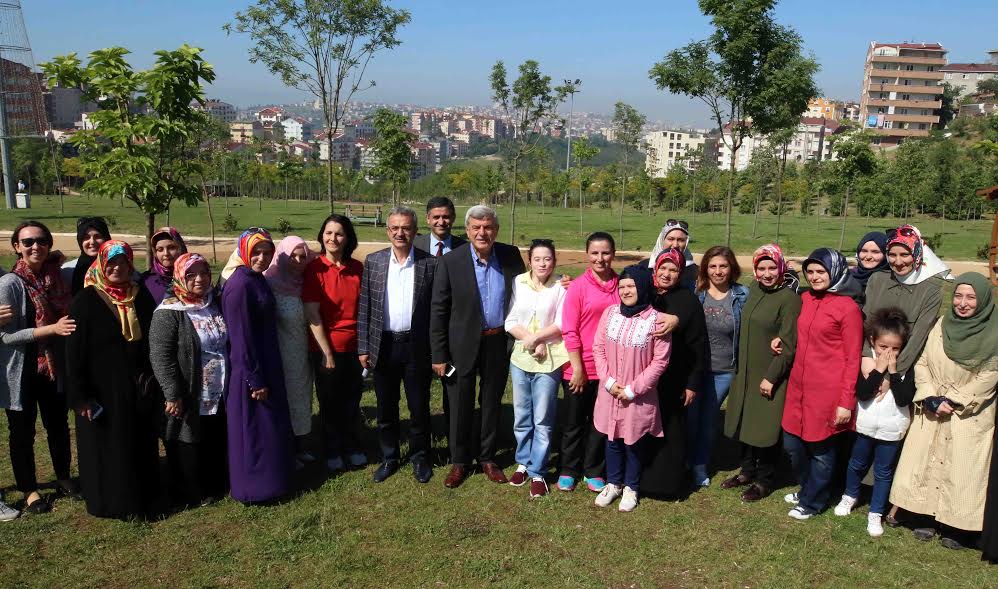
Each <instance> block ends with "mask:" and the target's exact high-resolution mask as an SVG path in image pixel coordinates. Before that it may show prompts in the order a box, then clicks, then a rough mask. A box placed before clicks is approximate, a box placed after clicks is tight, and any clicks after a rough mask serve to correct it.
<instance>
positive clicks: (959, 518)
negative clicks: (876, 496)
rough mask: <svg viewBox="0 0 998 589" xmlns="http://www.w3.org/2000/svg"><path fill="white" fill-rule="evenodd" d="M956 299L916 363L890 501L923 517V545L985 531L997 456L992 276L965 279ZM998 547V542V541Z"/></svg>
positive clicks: (997, 361)
mask: <svg viewBox="0 0 998 589" xmlns="http://www.w3.org/2000/svg"><path fill="white" fill-rule="evenodd" d="M955 282H956V288H955V289H954V291H953V302H952V305H951V307H950V309H949V310H948V311H947V312H946V313H945V314H944V315H943V318H942V321H939V322H938V323H936V325H935V327H933V328H932V332H931V333H929V338H928V340H927V341H926V343H925V349H924V350H923V351H922V355H921V356H920V357H919V358H918V362H916V364H915V416H914V418H913V419H912V422H911V427H910V428H909V429H908V436H907V439H906V440H905V444H904V448H903V449H902V450H901V459H900V461H899V462H898V467H897V472H896V473H895V475H894V484H893V486H892V487H891V503H894V504H895V505H897V506H898V507H900V508H901V509H905V510H907V511H910V512H913V513H916V514H921V516H923V517H922V518H920V519H924V520H926V523H924V524H921V525H919V527H916V528H915V530H914V534H915V537H916V538H918V539H919V540H923V541H929V540H931V539H932V538H934V537H935V536H936V535H937V534H938V535H939V536H940V537H941V543H942V545H943V546H945V547H946V548H953V549H959V548H962V547H964V546H967V545H969V544H970V542H971V541H972V538H971V534H968V532H978V531H981V529H982V527H983V524H984V506H985V503H986V497H987V495H988V494H991V495H992V496H993V495H994V494H995V489H993V488H992V489H990V490H989V489H988V465H989V464H990V461H991V457H992V456H993V452H994V430H995V413H996V411H995V386H996V385H998V308H996V307H995V304H994V302H993V298H992V297H993V295H992V288H991V284H990V283H989V282H988V279H987V278H985V277H984V276H983V275H981V274H978V273H976V272H968V273H966V274H961V275H960V276H959V277H957V279H956V280H955ZM991 542H992V543H993V539H992V540H991Z"/></svg>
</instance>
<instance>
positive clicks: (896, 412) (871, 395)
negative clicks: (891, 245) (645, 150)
mask: <svg viewBox="0 0 998 589" xmlns="http://www.w3.org/2000/svg"><path fill="white" fill-rule="evenodd" d="M910 333H911V329H910V328H909V326H908V318H907V317H906V316H905V314H904V311H902V310H901V309H898V308H897V307H886V308H884V309H880V310H878V311H877V312H876V313H874V314H873V315H871V316H870V317H869V318H868V319H867V321H866V337H867V340H868V341H869V344H870V349H871V350H872V352H873V357H864V358H863V359H862V361H861V364H860V371H861V374H860V378H859V382H858V383H857V384H856V399H857V401H859V403H858V407H857V410H856V411H857V413H856V442H855V444H854V445H853V447H852V456H851V457H850V458H849V471H848V474H847V475H846V488H845V494H843V495H842V499H841V500H840V501H839V504H838V505H837V506H835V515H838V516H846V515H849V513H850V512H851V511H852V508H853V507H854V506H855V505H856V500H857V499H858V498H859V486H860V483H861V482H862V480H863V477H864V476H866V471H867V470H869V468H870V459H871V457H872V459H873V480H874V483H873V496H872V497H871V498H870V514H869V516H867V524H866V531H867V532H869V534H870V535H871V536H873V537H874V538H876V537H879V536H882V535H883V533H884V528H883V526H882V525H881V521H880V520H881V517H882V516H883V514H884V508H885V507H887V496H888V495H889V494H890V492H891V482H892V481H893V480H894V465H895V462H894V459H895V458H897V453H898V450H900V448H901V440H902V439H904V436H905V434H906V433H907V432H908V425H909V424H910V423H911V409H910V408H909V406H910V405H911V400H912V398H914V396H915V369H914V367H912V368H909V369H908V372H907V373H904V374H900V373H898V368H897V361H898V354H899V353H900V352H901V350H902V349H903V348H904V345H905V343H907V341H908V336H909V335H910Z"/></svg>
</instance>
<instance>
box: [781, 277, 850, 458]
mask: <svg viewBox="0 0 998 589" xmlns="http://www.w3.org/2000/svg"><path fill="white" fill-rule="evenodd" d="M801 300H802V306H801V310H800V317H799V318H798V319H797V353H796V356H795V357H794V366H793V368H792V369H791V370H790V380H789V382H788V384H787V399H786V403H785V405H784V407H783V423H782V425H783V429H784V431H786V432H787V433H790V434H793V435H795V436H797V437H799V438H801V439H803V440H804V441H805V442H820V441H821V440H824V439H827V438H829V437H831V436H833V435H835V434H837V433H839V432H842V431H847V430H850V429H852V428H853V427H854V426H853V424H854V423H855V421H856V379H857V378H858V375H859V363H860V357H861V355H862V351H863V314H862V312H860V310H859V306H858V305H857V304H856V303H855V301H853V300H852V298H850V297H848V296H843V295H837V294H835V293H825V294H822V295H815V294H813V293H811V292H805V293H804V294H803V295H801ZM837 407H842V408H844V409H848V410H850V411H852V412H853V415H852V420H851V421H850V423H847V424H844V425H839V426H836V425H834V423H835V410H836V408H837Z"/></svg>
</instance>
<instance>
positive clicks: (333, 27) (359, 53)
mask: <svg viewBox="0 0 998 589" xmlns="http://www.w3.org/2000/svg"><path fill="white" fill-rule="evenodd" d="M410 18H411V17H410V14H409V11H407V10H396V9H394V8H392V7H390V6H389V5H388V3H387V2H384V1H383V0H256V3H255V4H254V5H252V6H250V7H249V8H247V9H246V10H245V11H242V12H237V13H236V16H235V20H234V21H233V22H231V23H228V24H226V25H225V26H224V27H223V29H224V30H225V32H226V33H232V32H233V31H235V32H237V33H244V34H248V35H249V36H250V39H251V40H252V41H253V46H252V47H250V50H249V59H250V62H251V63H263V64H264V65H265V66H266V67H267V69H269V70H270V72H271V73H272V74H274V75H275V76H278V77H280V78H281V81H282V82H283V83H284V85H286V86H288V87H290V88H296V89H298V90H303V91H306V92H309V93H311V94H312V95H313V96H315V97H316V98H317V99H318V100H319V102H320V103H321V105H322V116H323V121H324V122H325V129H324V135H325V140H326V146H327V148H328V150H329V153H330V154H332V153H333V137H334V136H335V135H336V133H337V132H338V131H339V129H340V123H341V121H342V120H343V117H344V116H345V115H346V112H347V108H348V106H349V105H350V101H351V100H352V99H353V96H354V94H356V93H357V92H359V91H362V90H365V89H368V88H371V87H373V86H374V85H375V82H374V81H373V80H371V81H368V82H365V81H364V75H365V74H366V72H367V66H368V64H370V62H371V59H373V57H374V55H375V54H376V53H378V52H379V51H382V50H385V49H394V48H395V47H397V46H398V45H399V44H400V43H401V41H400V40H399V38H398V36H397V35H398V31H399V29H400V28H402V27H403V26H405V25H406V24H408V23H409V20H410ZM333 176H334V172H333V159H332V157H330V158H329V161H328V162H327V163H326V197H327V198H328V200H329V211H330V212H332V211H333V193H334V183H333Z"/></svg>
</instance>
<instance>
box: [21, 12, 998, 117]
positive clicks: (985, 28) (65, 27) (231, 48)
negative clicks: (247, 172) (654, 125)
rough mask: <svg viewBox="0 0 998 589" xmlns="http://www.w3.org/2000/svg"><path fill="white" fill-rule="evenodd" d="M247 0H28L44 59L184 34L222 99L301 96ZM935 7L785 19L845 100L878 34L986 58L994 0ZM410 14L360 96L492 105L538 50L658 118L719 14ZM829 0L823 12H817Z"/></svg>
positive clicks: (594, 88) (691, 113) (592, 86)
mask: <svg viewBox="0 0 998 589" xmlns="http://www.w3.org/2000/svg"><path fill="white" fill-rule="evenodd" d="M249 2H250V0H88V1H87V2H83V3H81V2H79V1H69V0H26V1H23V2H22V4H23V5H24V17H25V21H26V23H27V26H28V35H29V37H30V39H31V43H32V46H33V48H34V57H35V61H36V62H42V61H45V60H47V59H50V58H51V57H53V56H56V55H60V54H64V53H69V52H74V51H75V52H77V53H79V54H80V55H81V56H82V55H85V54H86V53H88V52H89V51H91V50H93V49H97V48H100V47H109V46H112V45H122V46H124V47H127V48H129V49H131V50H132V52H133V53H134V55H133V64H135V65H137V66H139V67H145V66H148V65H149V63H150V62H151V60H152V58H151V56H152V52H153V51H154V50H156V49H163V48H175V47H177V46H178V45H180V44H181V43H184V42H187V43H191V44H194V45H197V46H200V47H202V48H204V49H205V55H206V57H207V59H208V61H209V62H211V63H212V64H213V65H214V66H215V70H216V72H217V74H218V78H217V80H216V81H215V84H214V85H213V87H212V88H211V89H210V90H209V94H210V96H212V97H217V98H221V99H223V100H226V101H229V102H233V103H235V104H238V105H248V104H256V103H263V102H287V101H293V100H301V99H303V98H304V97H305V96H304V95H303V94H302V93H300V92H296V91H293V90H289V89H287V88H284V87H283V86H282V85H281V82H280V81H279V80H278V79H276V78H273V77H272V76H270V75H269V73H268V72H267V71H266V70H265V69H264V68H263V66H260V65H253V64H250V63H249V62H248V60H247V58H246V55H247V53H246V49H247V47H248V41H247V39H246V38H245V37H242V36H238V35H234V36H230V37H226V35H225V34H224V33H223V32H222V30H221V27H222V25H223V24H224V23H226V22H228V21H229V20H231V18H232V15H233V14H234V13H235V11H236V10H240V9H242V8H245V7H246V6H247V5H248V4H249ZM904 4H907V5H909V6H910V5H919V6H920V5H927V6H933V8H932V9H929V12H924V13H918V14H915V13H914V12H912V13H911V14H905V11H904V10H901V9H898V10H895V9H894V8H891V7H890V5H886V4H876V3H872V2H870V1H869V0H839V1H833V2H805V1H804V0H784V1H783V2H782V4H781V5H780V6H779V8H778V18H779V19H780V21H781V22H783V23H784V24H788V25H791V26H793V27H794V28H795V29H797V31H798V32H799V33H800V34H801V35H802V36H803V38H804V41H805V45H806V47H807V49H808V50H809V51H811V52H813V53H814V54H815V56H816V57H817V59H818V61H819V63H820V64H821V66H822V69H821V72H820V73H819V75H818V84H819V86H820V87H821V89H822V90H823V92H824V93H825V94H826V95H828V96H832V97H836V98H843V99H847V98H855V99H858V94H859V86H860V77H861V76H862V72H863V59H864V56H865V53H866V48H867V45H868V44H869V42H870V41H872V40H876V41H906V40H907V41H917V42H939V43H942V44H943V45H944V46H945V47H946V48H947V49H949V51H950V53H949V59H950V61H961V62H963V61H982V60H984V59H985V58H986V55H985V54H984V52H985V51H986V50H988V49H993V48H998V26H996V23H998V2H996V1H995V0H948V1H947V2H945V3H929V2H923V1H921V0H914V1H910V2H905V3H904ZM395 5H396V6H399V7H404V8H407V9H408V10H410V11H411V12H412V23H411V24H410V25H409V26H408V27H406V28H405V29H404V30H403V31H402V34H401V37H402V40H403V44H402V46H401V47H399V48H398V49H396V50H395V51H393V52H390V53H385V54H381V55H379V56H378V57H377V58H376V61H375V62H374V63H373V65H372V67H371V68H370V70H369V72H370V76H369V77H370V78H371V79H374V80H376V81H377V87H376V88H374V89H372V90H369V91H367V93H365V94H364V95H362V96H361V99H362V100H363V99H368V100H383V101H386V102H410V103H418V104H441V105H444V104H487V103H489V102H490V99H489V96H490V91H489V88H488V82H487V75H488V72H489V69H490V68H491V65H492V64H493V63H494V62H495V61H496V59H500V58H501V59H503V60H505V61H506V63H507V66H509V67H510V70H511V71H512V70H513V69H514V68H515V65H516V64H518V63H520V62H521V61H522V60H524V59H530V58H533V59H536V60H538V61H539V62H540V63H541V68H542V70H543V71H544V72H545V73H547V74H549V75H551V76H552V77H553V78H554V79H555V80H561V79H563V78H568V77H571V78H581V79H582V81H583V85H582V92H581V93H580V94H578V95H577V97H576V106H577V108H579V109H581V110H588V111H596V112H607V113H608V112H612V109H613V104H614V102H616V101H617V100H623V101H625V102H628V103H630V104H633V105H634V106H635V107H637V108H638V109H639V110H641V111H643V112H644V113H646V114H647V115H648V117H649V118H650V119H652V120H654V119H662V120H667V121H670V122H673V123H677V124H695V125H701V124H704V123H706V121H707V112H706V109H704V108H703V107H702V106H701V105H699V104H698V103H697V102H695V101H693V100H690V99H687V98H685V97H682V96H670V95H668V94H665V93H662V92H659V91H658V90H657V89H656V88H655V86H654V84H652V83H651V81H649V79H648V69H649V68H650V67H651V66H652V64H654V63H655V61H657V60H659V59H661V58H662V57H663V56H664V55H665V53H666V52H667V51H669V50H670V49H673V48H676V47H679V46H682V45H684V44H686V43H687V42H689V41H691V40H694V39H700V38H703V37H706V36H707V34H708V33H709V28H708V27H709V22H708V21H707V19H706V18H704V17H703V16H702V15H701V14H700V13H699V10H698V9H697V3H696V2H695V0H617V1H611V2H607V1H601V2H592V1H589V0H530V1H525V0H506V1H505V2H489V3H486V2H482V1H480V0H463V1H457V0H396V2H395ZM819 9H820V10H821V12H819Z"/></svg>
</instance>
